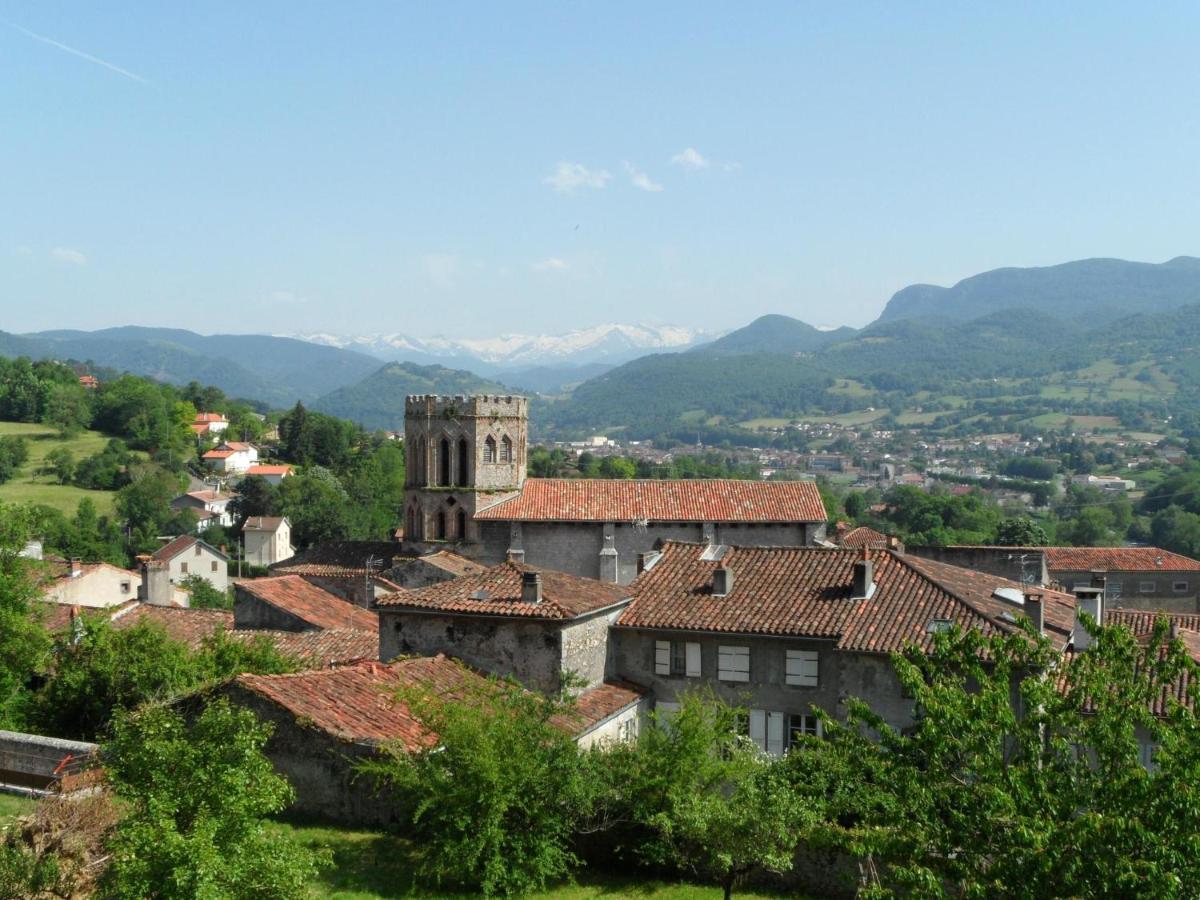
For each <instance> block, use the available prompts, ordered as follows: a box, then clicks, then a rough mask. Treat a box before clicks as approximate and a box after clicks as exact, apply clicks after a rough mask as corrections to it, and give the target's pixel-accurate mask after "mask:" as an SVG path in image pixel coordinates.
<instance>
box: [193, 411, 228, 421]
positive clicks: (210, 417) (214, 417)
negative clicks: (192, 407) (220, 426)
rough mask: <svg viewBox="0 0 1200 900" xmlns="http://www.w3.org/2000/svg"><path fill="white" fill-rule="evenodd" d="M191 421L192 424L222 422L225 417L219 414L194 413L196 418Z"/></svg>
mask: <svg viewBox="0 0 1200 900" xmlns="http://www.w3.org/2000/svg"><path fill="white" fill-rule="evenodd" d="M192 421H194V422H224V421H225V416H223V415H222V414H221V413H206V412H198V413H196V418H195V419H193V420H192Z"/></svg>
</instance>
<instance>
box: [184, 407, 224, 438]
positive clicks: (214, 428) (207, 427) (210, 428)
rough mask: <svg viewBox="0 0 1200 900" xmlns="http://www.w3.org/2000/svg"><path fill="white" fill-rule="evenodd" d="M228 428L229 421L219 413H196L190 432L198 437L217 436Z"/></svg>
mask: <svg viewBox="0 0 1200 900" xmlns="http://www.w3.org/2000/svg"><path fill="white" fill-rule="evenodd" d="M228 427H229V420H228V419H226V418H225V417H224V416H223V415H221V414H220V413H205V412H202V413H196V418H195V419H194V420H193V421H192V431H194V432H195V433H196V434H198V435H205V434H217V435H219V434H220V433H221V432H223V431H224V430H225V429H226V428H228Z"/></svg>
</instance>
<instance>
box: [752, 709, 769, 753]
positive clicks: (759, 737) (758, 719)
mask: <svg viewBox="0 0 1200 900" xmlns="http://www.w3.org/2000/svg"><path fill="white" fill-rule="evenodd" d="M750 740H752V741H754V743H755V744H757V745H758V749H759V750H766V749H767V712H766V710H763V709H752V710H750Z"/></svg>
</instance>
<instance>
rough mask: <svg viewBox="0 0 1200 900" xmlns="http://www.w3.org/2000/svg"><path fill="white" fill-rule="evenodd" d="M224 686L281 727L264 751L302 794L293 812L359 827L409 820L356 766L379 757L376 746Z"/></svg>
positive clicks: (240, 701) (232, 686)
mask: <svg viewBox="0 0 1200 900" xmlns="http://www.w3.org/2000/svg"><path fill="white" fill-rule="evenodd" d="M221 690H222V693H224V694H225V695H226V696H228V697H229V699H230V701H231V702H233V703H236V704H237V705H239V706H242V707H245V708H246V709H249V710H251V711H252V712H253V713H254V714H255V715H257V716H258V718H259V719H260V720H262V721H264V722H270V723H272V724H273V725H274V726H275V728H274V731H273V732H272V734H271V737H270V739H269V740H268V741H267V744H266V747H264V753H265V754H266V756H267V758H268V759H270V760H271V764H272V765H273V766H274V767H275V771H277V772H278V773H279V774H280V775H282V776H283V777H285V778H286V779H287V780H288V783H290V784H291V786H292V788H293V790H294V791H295V793H296V799H295V800H294V801H293V803H292V806H291V807H290V811H291V812H294V813H299V814H301V815H305V816H314V817H317V818H321V819H329V820H332V821H335V822H341V823H345V824H349V825H358V826H373V827H381V826H384V827H386V826H393V825H400V824H407V822H408V821H409V815H408V812H407V811H406V810H405V809H403V808H402V807H401V806H400V804H399V803H398V801H397V800H396V798H395V797H394V795H392V794H391V793H389V791H388V790H387V788H386V787H383V786H381V785H379V784H378V783H377V782H376V781H375V780H374V779H373V778H371V777H370V776H368V775H364V774H362V773H359V772H358V771H356V769H355V766H356V765H357V764H358V763H359V762H362V761H363V760H368V759H375V758H377V751H376V750H375V748H373V747H371V746H367V745H363V744H354V743H350V742H348V741H339V740H336V739H335V738H333V737H332V736H330V735H328V734H326V733H325V732H323V731H319V730H318V729H315V728H308V727H305V726H304V725H302V724H300V723H299V722H297V720H296V718H295V717H294V716H293V715H292V714H291V713H289V712H288V711H287V710H285V709H282V708H281V707H278V706H276V705H275V704H274V703H271V702H269V701H268V700H265V699H264V698H262V697H261V696H259V695H258V694H255V693H253V692H251V691H247V690H245V689H244V688H241V687H239V686H238V685H236V684H233V683H230V684H228V685H226V686H225V687H224V688H222V689H221Z"/></svg>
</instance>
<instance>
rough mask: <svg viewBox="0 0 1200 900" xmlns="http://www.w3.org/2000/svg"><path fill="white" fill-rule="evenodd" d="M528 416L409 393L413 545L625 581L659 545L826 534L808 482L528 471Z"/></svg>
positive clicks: (492, 403) (483, 401)
mask: <svg viewBox="0 0 1200 900" xmlns="http://www.w3.org/2000/svg"><path fill="white" fill-rule="evenodd" d="M528 419H529V406H528V401H527V400H526V399H525V398H524V397H515V396H480V397H433V396H412V397H409V398H408V400H407V402H406V405H405V446H406V447H407V448H408V454H409V466H408V490H407V496H406V500H405V513H404V533H405V543H406V545H407V547H408V548H409V551H410V552H412V553H415V554H419V553H422V552H427V551H429V550H430V549H434V548H437V547H441V546H445V545H447V544H453V545H454V547H455V550H456V551H457V552H458V553H461V554H462V555H464V556H467V557H469V558H472V559H476V560H479V561H480V562H484V563H489V564H490V563H498V562H501V561H502V560H505V559H515V560H520V561H524V562H528V563H530V564H531V565H534V566H542V567H545V568H549V569H554V570H557V571H560V572H566V573H570V574H573V575H582V576H586V577H589V578H598V579H600V580H602V581H609V582H617V583H620V584H628V583H629V582H631V581H632V580H633V579H634V578H635V577H636V576H637V573H638V571H639V565H640V564H641V563H642V562H644V559H645V556H646V554H648V553H651V552H653V551H654V549H655V547H656V546H657V544H658V543H659V542H661V541H664V540H680V541H699V542H719V543H727V544H734V543H735V544H740V545H744V546H785V547H803V546H812V545H814V544H815V543H817V542H818V541H820V540H821V539H823V538H824V534H825V508H824V505H823V504H822V502H821V496H820V492H819V491H818V490H817V486H816V485H815V484H814V483H812V482H805V481H796V482H760V481H759V482H756V481H736V480H729V479H711V480H708V479H706V480H682V481H640V480H629V481H625V480H602V479H560V478H526V475H525V469H526V458H527V449H528Z"/></svg>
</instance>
